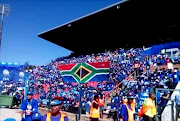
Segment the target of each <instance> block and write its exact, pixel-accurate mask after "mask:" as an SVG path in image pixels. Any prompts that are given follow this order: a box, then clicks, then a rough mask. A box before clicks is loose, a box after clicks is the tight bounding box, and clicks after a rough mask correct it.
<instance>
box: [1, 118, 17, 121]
mask: <svg viewBox="0 0 180 121" xmlns="http://www.w3.org/2000/svg"><path fill="white" fill-rule="evenodd" d="M4 121H16V120H15V119H14V118H7V119H5V120H4Z"/></svg>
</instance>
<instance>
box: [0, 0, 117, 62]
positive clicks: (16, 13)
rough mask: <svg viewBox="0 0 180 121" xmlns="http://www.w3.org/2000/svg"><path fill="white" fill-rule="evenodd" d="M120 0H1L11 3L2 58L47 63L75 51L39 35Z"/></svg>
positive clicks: (5, 28)
mask: <svg viewBox="0 0 180 121" xmlns="http://www.w3.org/2000/svg"><path fill="white" fill-rule="evenodd" d="M116 2H119V0H0V4H8V5H10V9H11V11H10V15H9V16H7V17H5V18H4V25H3V35H2V48H1V61H2V62H13V63H14V62H17V63H20V64H24V63H25V62H26V61H29V63H30V64H32V65H44V64H47V63H49V62H50V61H51V60H54V59H56V58H58V57H62V56H67V55H69V54H70V53H71V51H69V50H67V49H64V48H62V47H60V46H58V45H55V44H53V43H51V42H48V41H46V40H43V39H41V38H39V37H38V36H37V34H38V33H41V32H43V31H46V30H48V29H51V28H54V27H56V26H59V25H61V24H64V23H66V22H69V21H71V20H74V19H76V18H79V17H81V16H84V15H86V14H89V13H91V12H94V11H96V10H99V9H101V8H104V7H107V6H109V5H111V4H114V3H116Z"/></svg>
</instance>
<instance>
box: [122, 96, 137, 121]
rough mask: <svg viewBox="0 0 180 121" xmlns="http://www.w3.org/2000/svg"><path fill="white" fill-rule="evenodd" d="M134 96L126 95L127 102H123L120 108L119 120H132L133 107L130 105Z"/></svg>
mask: <svg viewBox="0 0 180 121" xmlns="http://www.w3.org/2000/svg"><path fill="white" fill-rule="evenodd" d="M133 100H134V96H128V97H127V103H124V104H123V105H122V106H121V109H120V121H134V109H133V106H132V103H133Z"/></svg>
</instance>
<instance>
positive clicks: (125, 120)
mask: <svg viewBox="0 0 180 121" xmlns="http://www.w3.org/2000/svg"><path fill="white" fill-rule="evenodd" d="M127 106H128V108H129V109H131V106H129V105H127ZM120 116H123V117H124V118H123V121H128V111H127V108H126V105H122V106H121V110H120Z"/></svg>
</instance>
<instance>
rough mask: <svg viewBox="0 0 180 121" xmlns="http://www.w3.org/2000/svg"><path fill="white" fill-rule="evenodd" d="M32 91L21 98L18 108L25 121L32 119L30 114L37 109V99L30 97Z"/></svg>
mask: <svg viewBox="0 0 180 121" xmlns="http://www.w3.org/2000/svg"><path fill="white" fill-rule="evenodd" d="M32 96H33V93H32V92H28V93H27V99H25V100H23V102H22V104H21V106H20V108H19V109H20V110H19V111H18V112H19V113H21V117H22V120H25V121H32V115H33V114H34V113H36V112H37V111H38V102H37V100H35V99H33V98H32ZM23 113H25V117H24V118H23Z"/></svg>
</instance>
